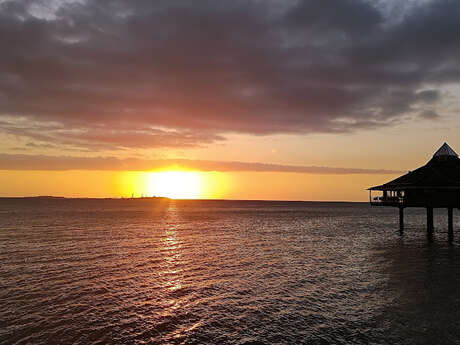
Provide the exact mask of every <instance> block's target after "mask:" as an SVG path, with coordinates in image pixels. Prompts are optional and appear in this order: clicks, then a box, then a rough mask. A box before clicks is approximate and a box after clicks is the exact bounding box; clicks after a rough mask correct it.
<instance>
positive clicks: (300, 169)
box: [0, 154, 401, 175]
mask: <svg viewBox="0 0 460 345" xmlns="http://www.w3.org/2000/svg"><path fill="white" fill-rule="evenodd" d="M164 169H186V170H198V171H219V172H238V171H253V172H291V173H305V174H337V175H345V174H396V173H400V172H401V171H397V170H385V169H361V168H337V167H317V166H297V165H282V164H266V163H254V162H225V161H205V160H188V159H161V160H145V159H138V158H126V159H119V158H115V157H76V156H45V155H24V154H0V170H56V171H63V170H112V171H152V170H164Z"/></svg>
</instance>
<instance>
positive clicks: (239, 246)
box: [0, 200, 460, 344]
mask: <svg viewBox="0 0 460 345" xmlns="http://www.w3.org/2000/svg"><path fill="white" fill-rule="evenodd" d="M445 213H446V212H445V210H439V212H438V213H435V222H436V223H437V224H436V225H437V227H436V234H435V238H434V240H433V242H431V243H430V242H428V241H427V239H426V236H425V213H424V210H423V209H419V210H417V209H413V210H409V211H407V212H406V215H407V216H406V224H407V231H406V234H405V236H404V237H403V238H400V236H399V235H398V232H397V228H398V213H397V210H396V209H392V208H370V206H368V205H367V204H340V203H337V204H334V203H282V202H281V203H280V202H230V201H163V202H154V201H121V200H113V201H110V200H108V201H101V200H99V201H98V200H86V201H85V200H55V201H53V200H51V201H44V200H41V201H40V200H33V201H30V200H29V201H27V200H0V343H2V344H329V343H331V344H334V343H351V344H367V343H373V344H455V343H460V290H459V289H458V288H459V287H460V248H459V245H458V243H454V244H453V245H448V244H447V241H446V240H447V233H446V231H447V220H446V219H445V218H444V214H445ZM456 213H458V211H457V210H455V212H454V214H455V217H456V218H455V223H454V225H455V227H456V229H458V230H460V224H459V220H458V218H457V214H456ZM456 236H457V238H458V239H460V231H458V232H457V233H456Z"/></svg>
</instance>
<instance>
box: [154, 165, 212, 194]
mask: <svg viewBox="0 0 460 345" xmlns="http://www.w3.org/2000/svg"><path fill="white" fill-rule="evenodd" d="M202 188H203V178H202V176H201V175H200V173H198V172H194V171H162V172H154V173H149V175H148V179H147V192H148V194H149V195H152V196H165V197H168V198H171V199H197V198H199V197H200V196H201V194H202Z"/></svg>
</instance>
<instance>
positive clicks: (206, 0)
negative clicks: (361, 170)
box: [0, 0, 460, 148]
mask: <svg viewBox="0 0 460 345" xmlns="http://www.w3.org/2000/svg"><path fill="white" fill-rule="evenodd" d="M378 4H379V2H371V1H367V0H329V1H317V0H291V1H289V0H286V1H278V0H270V1H256V0H244V1H243V0H233V1H215V0H197V1H190V0H188V1H185V0H177V1H170V0H158V1H150V0H137V1H129V0H97V1H96V0H88V1H78V2H77V1H63V2H55V1H45V0H35V1H34V0H14V1H10V0H6V1H3V2H0V51H1V55H0V120H1V116H8V119H9V120H8V121H7V124H6V125H5V121H3V125H2V123H0V131H3V132H8V133H10V134H11V132H12V131H13V132H14V133H15V135H18V136H19V135H21V136H25V137H29V138H32V139H34V140H42V141H44V142H51V143H56V142H58V143H60V144H61V143H62V144H63V145H79V146H85V147H90V148H98V147H101V148H106V147H111V148H131V147H142V148H145V147H190V146H195V145H199V144H209V143H212V142H215V141H219V140H223V139H224V136H225V134H226V133H229V132H239V133H250V134H258V135H265V134H274V133H311V132H348V131H354V130H359V129H368V128H376V127H381V126H391V125H393V124H397V123H399V122H401V121H403V120H408V119H410V118H411V117H414V118H415V117H416V114H419V113H420V112H422V113H423V111H426V109H424V106H425V105H426V106H430V111H431V110H432V111H435V109H433V107H435V106H436V105H437V104H438V103H439V101H440V100H441V94H440V92H439V90H438V89H437V88H438V87H440V86H441V85H442V84H443V83H450V82H458V81H459V80H460V62H459V60H458V59H457V56H459V53H460V2H458V1H455V0H432V1H420V2H415V5H412V6H406V7H405V13H404V15H403V16H401V18H400V20H392V18H391V17H389V16H388V15H386V14H385V13H386V12H385V11H387V10H384V8H383V7H379V5H378ZM387 12H388V11H387ZM15 118H18V119H20V120H18V121H22V122H21V125H20V126H18V124H17V123H16V122H15V121H16V120H15ZM24 119H25V120H24ZM24 121H25V124H24ZM45 124H53V126H55V127H60V128H59V129H53V130H49V129H44V128H42V127H43V126H45ZM12 127H14V128H12Z"/></svg>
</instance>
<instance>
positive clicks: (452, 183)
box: [368, 143, 460, 241]
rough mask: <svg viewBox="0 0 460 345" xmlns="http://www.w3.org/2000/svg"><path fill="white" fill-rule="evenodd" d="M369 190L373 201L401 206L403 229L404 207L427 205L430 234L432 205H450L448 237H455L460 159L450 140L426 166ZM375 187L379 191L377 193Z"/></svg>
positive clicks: (402, 224) (458, 199)
mask: <svg viewBox="0 0 460 345" xmlns="http://www.w3.org/2000/svg"><path fill="white" fill-rule="evenodd" d="M368 190H369V200H370V202H371V205H373V206H393V207H398V208H399V227H400V232H401V233H402V232H403V231H404V208H406V207H425V208H426V211H427V231H428V235H430V236H431V235H432V234H433V230H434V226H433V208H447V214H448V229H449V240H450V241H452V240H453V236H454V232H453V209H454V208H460V159H459V158H458V155H457V153H455V151H454V150H453V149H452V148H451V147H450V146H449V145H448V144H447V143H444V144H443V145H442V146H441V147H440V148H439V150H438V151H436V153H435V154H434V155H433V158H431V160H430V161H429V162H428V163H427V164H425V165H424V166H422V167H420V168H418V169H416V170H414V171H409V172H408V173H407V174H405V175H403V176H401V177H398V178H397V179H395V180H393V181H390V182H387V183H384V184H382V185H380V186H375V187H371V188H369V189H368ZM376 191H377V192H378V193H379V195H375V192H376Z"/></svg>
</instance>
